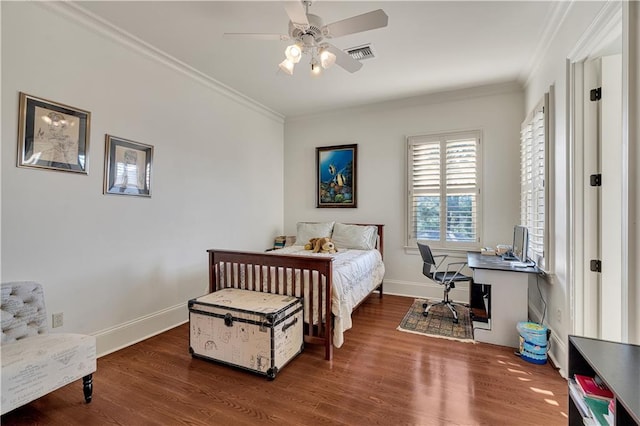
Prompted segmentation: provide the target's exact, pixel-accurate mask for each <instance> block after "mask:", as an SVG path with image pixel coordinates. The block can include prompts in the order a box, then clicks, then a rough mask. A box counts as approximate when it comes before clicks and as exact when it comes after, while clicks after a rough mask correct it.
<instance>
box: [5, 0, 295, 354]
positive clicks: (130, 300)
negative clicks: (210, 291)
mask: <svg viewBox="0 0 640 426" xmlns="http://www.w3.org/2000/svg"><path fill="white" fill-rule="evenodd" d="M74 16H75V12H72V11H71V12H70V10H69V9H68V8H66V7H65V6H62V5H50V4H45V3H38V2H15V3H14V2H2V123H3V126H2V200H1V202H2V204H1V205H2V252H1V253H2V281H3V282H5V281H13V280H36V281H40V282H41V283H42V284H43V285H44V288H45V295H46V301H47V305H48V311H49V313H50V314H51V313H53V312H63V313H64V326H63V327H62V328H61V329H59V330H61V331H68V332H80V333H91V334H97V335H98V352H99V353H105V352H108V351H111V350H114V349H116V348H117V347H119V346H122V345H126V344H129V343H131V342H133V341H135V340H138V339H142V338H144V337H145V336H147V335H150V334H154V333H157V332H159V331H161V330H162V329H163V328H167V327H171V326H173V325H176V324H177V323H179V322H180V321H185V320H186V319H187V308H186V304H187V300H188V299H189V298H193V297H196V296H199V295H201V294H204V293H205V292H206V289H207V286H208V272H207V262H208V257H207V253H206V250H207V249H209V248H242V249H256V250H262V249H264V248H265V247H268V246H269V245H270V244H272V242H273V235H277V234H279V233H280V232H282V217H283V174H282V172H281V170H282V168H283V127H284V124H283V120H282V117H279V116H277V115H275V114H273V113H271V112H269V111H267V110H262V109H261V108H259V107H258V108H256V107H252V106H249V104H248V102H246V101H245V100H243V99H242V98H241V97H238V96H236V95H235V94H234V93H230V92H225V91H224V90H221V89H220V88H219V86H218V85H217V84H216V82H213V81H207V80H203V79H202V78H195V77H194V76H193V74H190V73H189V71H188V70H184V69H181V68H180V66H179V65H176V64H175V63H174V62H172V60H171V58H164V57H160V56H158V55H157V54H153V53H151V52H149V51H147V50H145V49H144V48H142V47H140V46H139V45H137V44H136V43H135V42H131V41H130V40H127V39H125V38H123V37H122V36H118V35H115V34H114V33H112V32H110V31H108V30H106V29H104V28H102V27H101V26H100V25H99V24H98V23H96V22H90V21H86V20H85V21H84V23H82V22H80V21H79V20H78V19H76V18H75V17H74ZM84 19H86V18H84ZM20 91H22V92H26V93H29V94H31V95H34V96H38V97H42V98H46V99H51V100H55V101H57V102H60V103H64V104H68V105H72V106H76V107H79V108H82V109H85V110H89V111H91V113H92V119H91V135H90V148H89V167H88V171H89V173H88V175H87V176H84V175H78V174H72V173H64V172H54V171H44V170H36V169H25V168H18V167H16V151H17V149H16V141H17V122H18V115H17V111H18V93H19V92H20ZM105 133H108V134H112V135H116V136H120V137H124V138H127V139H132V140H134V141H139V142H143V143H147V144H151V145H153V146H154V148H155V155H154V163H153V172H152V197H151V198H150V199H146V198H138V197H125V196H114V195H103V194H102V185H103V170H104V148H105V147H104V143H105V142H104V137H105ZM185 350H186V348H185Z"/></svg>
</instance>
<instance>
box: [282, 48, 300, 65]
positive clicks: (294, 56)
mask: <svg viewBox="0 0 640 426" xmlns="http://www.w3.org/2000/svg"><path fill="white" fill-rule="evenodd" d="M284 55H285V56H286V57H287V59H288V60H289V61H290V62H291V63H294V64H297V63H298V62H300V58H302V49H300V46H298V45H297V44H292V45H291V46H288V47H287V48H286V49H285V51H284Z"/></svg>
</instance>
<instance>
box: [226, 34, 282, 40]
mask: <svg viewBox="0 0 640 426" xmlns="http://www.w3.org/2000/svg"><path fill="white" fill-rule="evenodd" d="M222 37H224V38H229V39H238V38H244V39H253V40H289V38H290V37H289V36H288V35H286V34H268V33H224V34H223V35H222Z"/></svg>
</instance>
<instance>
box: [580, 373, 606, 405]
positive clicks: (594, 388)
mask: <svg viewBox="0 0 640 426" xmlns="http://www.w3.org/2000/svg"><path fill="white" fill-rule="evenodd" d="M574 377H575V379H576V383H577V384H578V386H580V389H582V391H583V392H584V394H585V395H586V396H589V397H591V398H598V399H606V400H610V399H613V392H611V391H610V390H609V388H608V387H607V386H606V385H605V384H604V383H598V382H596V380H595V379H594V378H593V377H588V376H582V375H580V374H575V375H574Z"/></svg>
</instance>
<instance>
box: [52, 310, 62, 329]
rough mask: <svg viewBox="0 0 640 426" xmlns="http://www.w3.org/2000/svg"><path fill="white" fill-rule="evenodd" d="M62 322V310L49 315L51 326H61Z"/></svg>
mask: <svg viewBox="0 0 640 426" xmlns="http://www.w3.org/2000/svg"><path fill="white" fill-rule="evenodd" d="M63 322H64V317H63V314H62V312H58V313H55V314H53V315H51V327H52V328H56V327H62V323H63Z"/></svg>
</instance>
